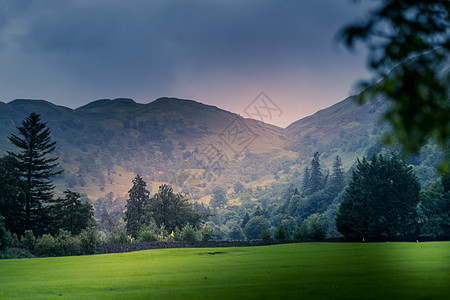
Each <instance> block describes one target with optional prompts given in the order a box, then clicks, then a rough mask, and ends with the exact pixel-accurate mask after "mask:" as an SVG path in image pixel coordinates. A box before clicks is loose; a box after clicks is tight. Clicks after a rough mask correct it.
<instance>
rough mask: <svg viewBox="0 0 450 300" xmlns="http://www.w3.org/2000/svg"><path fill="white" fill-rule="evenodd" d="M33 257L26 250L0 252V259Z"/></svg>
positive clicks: (9, 249) (12, 249) (15, 249)
mask: <svg viewBox="0 0 450 300" xmlns="http://www.w3.org/2000/svg"><path fill="white" fill-rule="evenodd" d="M33 257H34V255H33V254H31V253H30V251H28V250H27V249H23V248H8V249H6V250H5V251H0V259H11V258H33Z"/></svg>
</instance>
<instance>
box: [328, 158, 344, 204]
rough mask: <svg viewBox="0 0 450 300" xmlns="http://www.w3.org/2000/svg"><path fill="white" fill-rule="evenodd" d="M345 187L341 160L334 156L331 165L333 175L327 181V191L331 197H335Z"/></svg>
mask: <svg viewBox="0 0 450 300" xmlns="http://www.w3.org/2000/svg"><path fill="white" fill-rule="evenodd" d="M344 186H345V181H344V171H342V161H341V158H340V157H339V156H338V155H336V158H335V160H334V164H333V173H332V174H331V176H330V180H329V181H328V190H329V193H330V194H331V196H332V197H336V196H337V194H339V193H340V192H341V191H342V189H343V188H344Z"/></svg>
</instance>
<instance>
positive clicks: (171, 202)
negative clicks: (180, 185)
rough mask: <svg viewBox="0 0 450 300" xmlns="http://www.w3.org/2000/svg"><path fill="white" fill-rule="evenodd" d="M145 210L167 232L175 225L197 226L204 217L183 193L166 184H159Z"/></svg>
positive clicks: (181, 226) (180, 226)
mask: <svg viewBox="0 0 450 300" xmlns="http://www.w3.org/2000/svg"><path fill="white" fill-rule="evenodd" d="M146 210H147V212H148V216H149V217H151V218H153V219H154V220H155V222H156V224H157V225H158V226H164V227H165V229H166V230H168V231H169V232H171V231H172V230H175V227H178V228H183V227H184V226H185V225H186V224H187V223H189V224H190V225H191V226H195V227H197V226H199V225H200V223H201V222H202V220H203V219H204V218H205V215H204V214H201V213H199V212H197V211H195V209H194V206H193V205H192V204H191V203H190V202H189V199H187V198H186V196H185V195H183V194H181V193H174V192H173V189H172V187H170V186H169V185H166V184H163V185H160V186H159V190H158V193H156V194H155V195H154V196H153V197H152V198H150V201H149V205H148V206H147V208H146Z"/></svg>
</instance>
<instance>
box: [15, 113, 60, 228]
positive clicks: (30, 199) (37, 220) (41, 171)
mask: <svg viewBox="0 0 450 300" xmlns="http://www.w3.org/2000/svg"><path fill="white" fill-rule="evenodd" d="M46 127H47V125H46V123H42V122H41V118H40V115H39V114H37V113H31V114H30V115H29V116H28V117H27V118H26V119H25V120H24V121H23V122H22V126H20V127H17V129H18V130H19V135H20V136H17V135H15V134H12V135H11V136H10V137H9V140H10V141H11V143H13V144H14V145H15V146H16V147H18V148H19V150H20V152H19V153H18V154H16V153H13V152H8V154H9V155H11V156H12V157H13V158H14V160H15V164H16V166H17V168H18V171H19V173H20V176H21V179H22V180H23V181H24V185H25V214H24V225H25V228H26V229H31V230H33V232H34V233H36V234H38V235H40V234H42V233H44V230H45V227H46V224H45V223H46V222H47V218H48V216H47V214H46V210H45V209H44V206H45V205H46V204H48V203H50V201H51V199H52V198H53V189H54V186H53V184H52V182H51V178H52V177H53V176H55V175H57V174H60V173H62V170H60V171H56V168H57V167H58V163H57V160H58V158H57V157H49V155H50V154H51V153H52V152H53V151H54V150H55V145H56V142H52V141H51V137H50V133H51V132H50V129H49V128H46Z"/></svg>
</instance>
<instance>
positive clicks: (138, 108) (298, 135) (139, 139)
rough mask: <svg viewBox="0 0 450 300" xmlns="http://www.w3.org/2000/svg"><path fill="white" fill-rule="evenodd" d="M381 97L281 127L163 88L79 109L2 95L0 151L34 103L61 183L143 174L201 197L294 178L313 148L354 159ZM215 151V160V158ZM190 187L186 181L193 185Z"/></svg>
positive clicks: (121, 185) (95, 185)
mask: <svg viewBox="0 0 450 300" xmlns="http://www.w3.org/2000/svg"><path fill="white" fill-rule="evenodd" d="M384 109H385V104H383V102H377V103H369V104H366V105H363V106H358V105H357V104H355V103H354V101H352V100H351V99H350V98H348V99H346V100H344V101H342V102H340V103H338V104H336V105H333V106H332V107H330V108H327V109H324V110H321V111H319V112H317V113H316V114H314V115H312V116H309V117H307V118H304V119H301V120H299V121H297V122H294V123H292V124H291V125H289V126H288V127H287V128H285V129H282V128H279V127H277V126H273V125H269V124H265V123H263V122H260V121H256V120H252V119H245V118H242V117H241V116H239V115H237V114H234V113H231V112H228V111H225V110H222V109H220V108H217V107H215V106H211V105H205V104H202V103H199V102H196V101H192V100H183V99H176V98H160V99H157V100H155V101H153V102H151V103H148V104H140V103H136V102H134V101H133V100H131V99H124V98H121V99H114V100H109V99H103V100H97V101H94V102H91V103H89V104H87V105H85V106H82V107H80V108H77V109H75V110H73V109H70V108H66V107H62V106H57V105H54V104H52V103H50V102H47V101H44V100H14V101H11V102H9V103H7V104H6V103H3V102H0V147H1V148H0V154H2V153H4V152H5V151H6V150H14V149H13V147H12V146H11V145H10V143H9V141H8V139H7V137H8V136H9V135H10V134H11V133H15V132H16V126H20V123H21V121H22V120H23V119H24V118H25V117H26V116H27V115H28V114H29V113H31V112H37V113H40V114H41V116H42V120H43V121H44V122H47V123H48V126H49V127H50V128H51V130H52V136H53V139H54V140H55V141H56V142H57V145H58V147H57V151H56V155H58V156H59V157H60V161H61V165H62V166H63V167H64V169H65V170H66V171H65V172H64V173H63V175H61V176H60V177H59V178H58V180H57V187H58V190H59V191H61V190H63V189H65V188H70V189H72V190H75V191H79V192H82V193H85V194H87V195H88V196H89V197H91V198H92V199H95V198H97V197H101V196H104V195H105V194H107V193H108V192H110V191H112V192H114V193H115V195H119V196H124V195H125V194H126V192H127V191H128V189H129V188H130V187H131V179H132V178H133V176H134V175H135V174H141V175H142V176H143V177H144V179H145V180H146V181H147V182H148V183H149V187H150V188H152V189H153V190H156V188H157V186H158V185H159V184H160V183H163V182H169V183H171V184H175V185H178V186H180V187H181V188H188V191H189V192H190V193H191V196H192V197H194V198H202V197H204V196H205V195H208V194H209V193H210V190H211V188H212V187H213V186H214V185H224V186H227V187H231V185H232V184H233V183H234V182H236V181H241V182H242V183H244V185H246V186H247V187H255V186H258V185H259V186H264V185H269V184H272V183H277V182H295V181H297V180H299V179H300V178H299V174H300V173H301V172H302V170H303V168H304V166H305V165H307V164H309V162H310V160H311V157H312V154H313V153H314V152H315V151H319V152H321V153H323V159H324V162H325V164H326V165H328V166H331V162H332V159H333V158H334V156H335V155H340V156H341V157H342V158H343V161H344V164H345V165H346V166H350V165H351V164H352V163H353V162H354V160H355V159H356V157H357V156H362V155H363V154H364V153H365V151H367V149H368V148H369V147H370V146H372V145H373V144H374V143H375V142H376V139H377V137H378V136H379V134H380V133H381V131H380V129H379V127H377V126H376V120H377V119H378V118H379V116H380V113H381V112H382V111H383V110H384ZM218 160H220V161H218ZM189 188H190V189H189Z"/></svg>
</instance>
